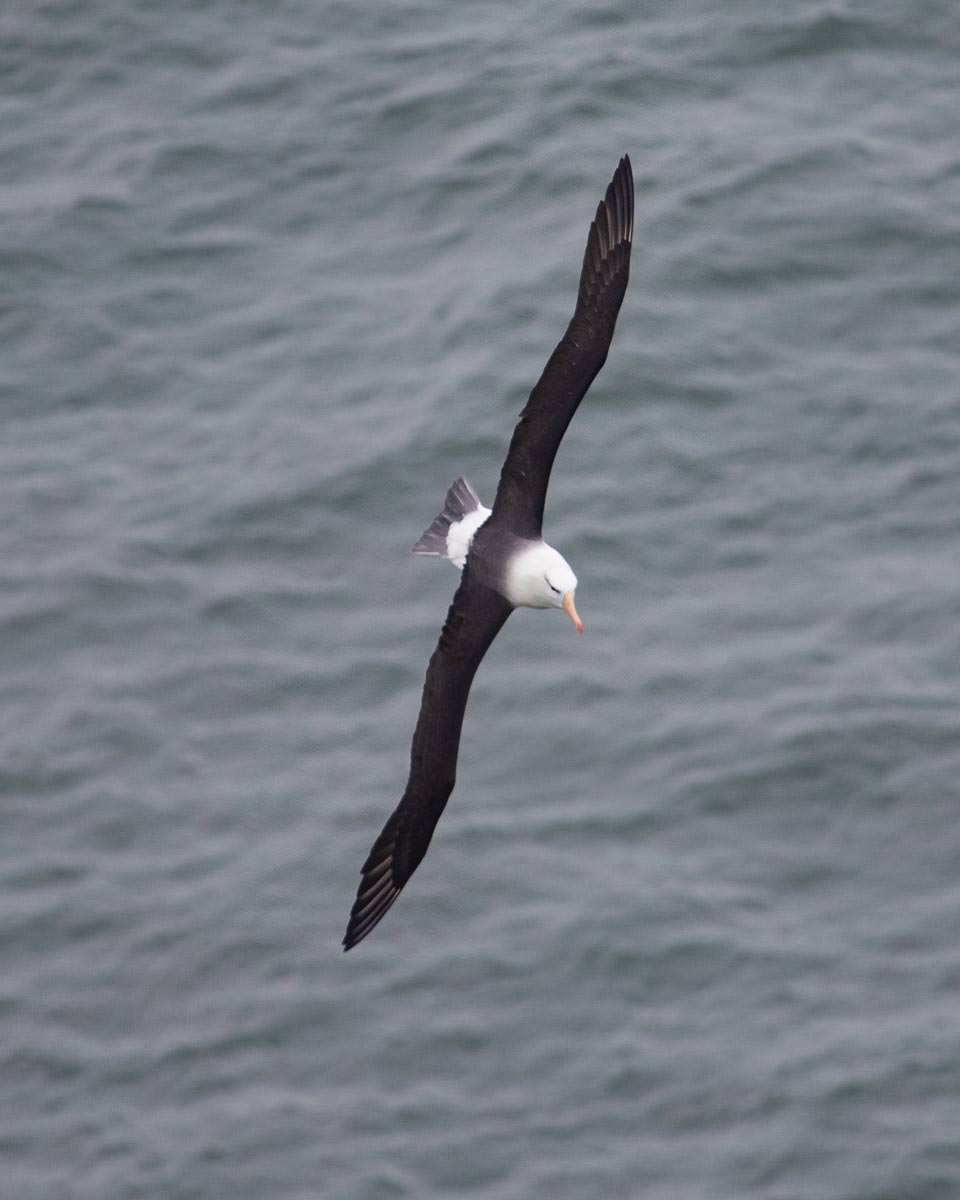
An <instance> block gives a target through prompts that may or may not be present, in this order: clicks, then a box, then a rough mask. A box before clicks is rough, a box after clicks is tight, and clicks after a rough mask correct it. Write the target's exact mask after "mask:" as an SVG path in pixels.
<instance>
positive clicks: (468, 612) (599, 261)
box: [343, 155, 633, 950]
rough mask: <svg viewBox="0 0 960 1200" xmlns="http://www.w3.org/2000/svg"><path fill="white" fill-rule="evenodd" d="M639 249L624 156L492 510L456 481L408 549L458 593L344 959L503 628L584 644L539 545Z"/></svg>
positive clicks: (442, 781) (390, 893)
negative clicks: (563, 444)
mask: <svg viewBox="0 0 960 1200" xmlns="http://www.w3.org/2000/svg"><path fill="white" fill-rule="evenodd" d="M632 240H633V171H632V169H631V166H630V159H629V157H628V156H626V155H624V157H623V158H621V160H620V163H619V165H618V167H617V169H616V171H615V172H614V176H613V178H612V179H611V181H610V184H609V186H608V187H607V191H606V194H605V196H604V198H603V200H602V201H601V202H600V204H599V205H598V207H597V215H596V216H595V217H594V219H593V221H592V223H591V225H590V232H589V234H588V235H587V248H586V250H585V252H584V255H583V267H582V269H581V272H580V287H579V290H578V292H577V303H576V308H575V309H574V313H573V317H572V318H571V320H570V324H569V325H568V326H567V330H566V332H565V333H564V335H563V337H562V338H561V339H560V342H559V343H558V345H557V347H556V349H555V350H554V352H553V353H552V354H551V355H550V358H549V360H548V362H547V365H546V366H545V367H544V369H543V374H542V375H541V376H540V379H539V380H538V382H537V385H536V387H535V388H534V389H533V391H532V392H531V393H530V398H529V399H528V401H527V404H526V407H525V408H524V409H523V412H522V413H521V414H520V419H519V421H518V422H517V426H516V428H515V429H514V432H513V438H512V440H511V442H510V448H509V450H508V451H507V457H506V460H505V461H504V464H503V468H502V470H501V473H500V483H499V486H498V487H497V494H496V497H495V499H494V501H493V508H492V509H488V508H486V507H485V506H484V505H483V504H481V502H480V499H479V497H478V495H477V493H476V492H475V491H474V489H473V488H472V487H471V486H470V484H469V483H467V481H466V480H465V479H463V478H460V479H457V480H456V481H455V482H454V484H453V485H452V486H451V488H450V490H449V491H448V492H447V496H446V500H445V503H444V507H443V511H442V512H441V513H440V515H439V516H438V517H436V518H435V520H434V521H433V523H432V524H431V525H430V526H429V528H428V529H427V530H426V531H425V532H424V534H423V536H422V537H421V538H420V540H419V541H418V542H417V543H416V545H415V546H414V548H413V549H414V553H416V554H429V555H435V556H437V557H440V558H446V559H448V560H449V561H450V562H452V563H453V564H454V566H456V567H458V568H460V569H461V571H462V574H461V578H460V586H459V587H458V588H457V591H456V593H455V595H454V597H453V603H452V604H451V605H450V610H449V612H448V613H447V619H446V622H445V623H444V626H443V629H442V631H441V633H440V640H439V642H438V643H437V648H436V649H435V650H434V652H433V656H432V657H431V659H430V663H429V665H428V667H427V677H426V680H425V682H424V685H423V698H422V700H421V703H420V716H419V718H418V720H417V727H416V729H415V730H414V734H413V743H412V745H411V748H410V776H409V778H408V779H407V786H406V790H405V791H404V793H403V797H402V799H401V800H400V803H399V804H398V805H397V807H396V808H395V809H394V811H393V813H392V814H391V815H390V817H389V818H388V820H387V823H386V825H384V827H383V830H382V831H381V833H380V836H379V837H378V838H377V840H376V841H375V842H374V843H373V848H372V849H371V851H370V853H369V855H368V856H367V859H366V861H365V862H364V864H363V867H362V869H361V880H360V887H359V889H358V891H357V898H356V900H355V901H354V905H353V908H352V910H351V912H350V920H349V922H348V924H347V931H346V934H345V935H344V939H343V948H344V950H349V949H350V948H351V947H353V946H355V945H356V944H357V943H358V942H360V941H362V940H363V939H364V938H365V937H366V936H367V934H369V933H370V931H371V930H372V929H373V928H374V927H375V926H376V925H377V924H378V923H379V922H380V921H381V920H382V918H383V916H384V914H385V913H386V912H387V910H388V909H389V908H390V907H391V905H392V904H393V902H394V901H395V900H396V898H397V897H398V896H399V895H400V892H401V889H402V888H403V887H404V885H405V884H406V883H407V881H408V880H409V878H410V876H411V875H412V874H413V872H414V871H415V870H416V869H417V867H418V866H419V864H420V861H421V860H422V858H423V856H424V854H426V852H427V847H428V846H429V845H430V839H431V838H432V837H433V831H434V829H435V828H436V825H437V821H439V819H440V815H441V813H442V812H443V810H444V808H445V807H446V804H447V800H448V799H449V798H450V793H451V792H452V791H453V785H454V780H455V778H456V768H457V752H458V750H459V747H460V731H461V728H462V726H463V714H464V711H465V710H466V707H467V696H468V694H469V692H470V685H471V683H472V682H473V677H474V675H475V674H476V671H477V667H479V665H480V661H481V659H482V658H483V656H484V654H486V652H487V650H488V649H489V647H490V644H491V642H492V641H493V639H494V638H495V637H496V636H497V634H498V633H499V632H500V630H501V628H502V627H503V624H504V622H505V621H506V619H507V617H509V616H510V614H511V613H512V612H513V610H514V609H515V608H556V609H560V610H562V611H563V612H565V613H566V615H567V616H568V617H569V618H570V620H571V621H572V622H573V625H574V628H575V629H576V631H577V633H581V634H582V633H583V622H582V621H581V620H580V615H579V613H578V612H577V608H576V604H575V603H574V597H575V594H576V590H577V577H576V575H575V574H574V573H573V570H572V568H571V567H570V564H569V563H568V562H567V560H566V559H565V558H564V557H563V555H562V554H560V552H559V551H557V550H555V549H554V548H553V547H552V546H549V545H548V544H547V543H546V542H545V541H544V540H543V534H542V526H543V506H544V501H545V499H546V494H547V483H548V482H549V479H550V469H551V467H552V466H553V460H554V458H555V456H556V453H557V448H558V447H559V445H560V441H561V439H562V438H563V435H564V433H565V431H566V428H567V426H568V425H569V424H570V420H571V418H572V417H573V414H574V413H575V412H576V411H577V406H578V405H579V404H580V401H581V400H582V399H583V397H584V396H585V395H586V392H587V389H588V388H589V387H590V384H591V383H592V382H593V380H594V378H595V377H596V374H597V372H598V371H599V370H600V368H601V367H602V366H603V364H604V361H605V360H606V357H607V351H608V350H609V349H610V342H611V339H612V338H613V330H614V326H615V325H616V322H617V314H618V313H619V311H620V305H621V303H622V302H623V297H624V293H625V292H626V289H627V278H628V276H629V272H630V247H631V243H632Z"/></svg>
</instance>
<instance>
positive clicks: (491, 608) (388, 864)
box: [343, 561, 512, 950]
mask: <svg viewBox="0 0 960 1200" xmlns="http://www.w3.org/2000/svg"><path fill="white" fill-rule="evenodd" d="M511 611H512V609H511V606H510V605H509V604H508V602H507V601H506V600H505V599H504V598H503V596H501V595H500V594H499V592H495V591H493V590H492V589H491V588H489V587H487V586H486V585H485V584H482V583H479V582H476V583H474V582H471V579H470V563H469V561H468V562H467V565H466V567H465V569H464V572H463V579H462V581H461V583H460V586H459V588H458V589H457V592H456V595H455V596H454V597H453V603H452V604H451V605H450V611H449V612H448V613H447V620H446V623H445V624H444V626H443V631H442V633H441V634H440V641H439V642H438V643H437V648H436V650H434V652H433V657H432V658H431V659H430V665H429V666H428V667H427V678H426V681H425V682H424V685H423V699H422V700H421V702H420V717H419V719H418V721H417V728H416V730H415V731H414V734H413V744H412V745H411V747H410V778H409V779H408V780H407V788H406V791H405V792H404V793H403V799H402V800H401V801H400V803H399V804H398V805H397V807H396V809H394V811H393V813H392V814H391V816H390V819H389V820H388V821H387V823H386V825H384V827H383V831H382V832H381V834H380V836H379V837H378V838H377V840H376V841H375V842H374V843H373V849H372V850H371V851H370V853H369V854H368V855H367V861H366V862H365V863H364V864H363V868H362V878H361V881H360V887H359V889H358V891H357V898H356V900H355V901H354V904H353V908H352V909H351V911H350V920H349V922H348V924H347V932H346V934H345V935H344V939H343V948H344V950H349V949H350V947H351V946H355V945H356V944H357V942H359V941H362V940H363V939H364V938H365V937H366V936H367V934H368V933H369V932H370V930H371V929H373V927H374V926H375V925H376V924H377V922H378V921H379V920H380V919H381V917H382V916H383V915H384V913H385V912H386V911H387V909H388V908H389V907H390V905H391V904H393V902H394V900H396V898H397V896H399V894H400V889H401V888H402V887H403V885H404V884H405V883H406V882H407V880H408V879H409V878H410V876H411V875H412V874H413V872H414V871H415V870H416V869H417V866H418V865H419V863H420V860H421V859H422V858H423V856H424V854H426V852H427V847H428V846H429V845H430V839H431V838H432V837H433V831H434V829H435V828H436V824H437V821H439V820H440V814H441V813H442V812H443V810H444V808H445V806H446V803H447V800H448V799H449V797H450V793H451V792H452V791H453V784H454V780H455V779H456V774H457V751H458V750H459V747H460V729H461V727H462V725H463V714H464V710H465V709H466V707H467V696H468V695H469V694H470V685H471V683H473V677H474V675H475V674H476V670H477V667H478V666H479V665H480V660H481V659H482V658H483V656H484V654H486V652H487V649H488V647H489V646H490V643H491V642H492V641H493V639H494V638H495V637H496V636H497V634H498V632H499V631H500V629H501V627H502V625H503V623H504V621H506V619H507V617H508V616H509V615H510V613H511Z"/></svg>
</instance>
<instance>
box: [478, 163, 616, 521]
mask: <svg viewBox="0 0 960 1200" xmlns="http://www.w3.org/2000/svg"><path fill="white" fill-rule="evenodd" d="M632 239H633V170H632V168H631V166H630V159H629V157H628V156H627V155H624V157H623V158H621V159H620V165H619V166H618V167H617V169H616V172H615V173H614V176H613V179H612V180H611V181H610V186H609V187H608V188H607V194H606V196H604V198H603V200H602V201H601V203H600V205H599V207H598V208H597V215H596V217H595V218H594V220H593V223H592V224H591V226H590V233H589V234H588V236H587V249H586V251H585V253H584V256H583V268H582V270H581V272H580V290H579V292H578V293H577V307H576V309H575V311H574V314H573V318H572V320H571V321H570V324H569V325H568V326H567V331H566V333H565V334H564V335H563V338H562V339H561V341H560V343H559V345H558V346H557V348H556V350H554V352H553V354H551V355H550V359H549V361H548V363H547V365H546V366H545V367H544V369H543V374H542V375H541V376H540V379H539V381H538V382H537V385H536V387H535V388H534V389H533V391H532V392H531V393H530V399H529V400H528V401H527V405H526V408H524V410H523V412H522V413H521V414H520V420H519V422H518V423H517V427H516V429H515V430H514V432H513V440H512V441H511V442H510V449H509V450H508V451H507V458H506V461H505V462H504V464H503V470H502V471H501V474H500V486H499V487H498V488H497V498H496V500H495V501H494V504H493V518H491V519H496V518H497V517H503V518H504V519H505V520H506V523H507V524H508V525H509V527H510V528H511V529H512V530H513V531H514V533H517V534H519V535H520V536H521V537H530V538H538V537H540V531H541V526H542V524H543V504H544V500H545V499H546V495H547V483H548V482H549V480H550V468H551V467H552V466H553V460H554V458H555V456H556V453H557V447H558V446H559V445H560V441H561V439H562V437H563V435H564V433H565V432H566V428H567V426H568V425H569V424H570V420H571V418H572V417H573V414H574V413H575V412H576V411H577V405H578V404H579V403H580V401H581V400H582V399H583V397H584V396H585V395H586V392H587V388H589V386H590V384H591V383H592V382H593V380H594V377H595V376H596V374H597V372H598V371H599V370H600V368H601V367H602V366H603V364H604V360H605V359H606V357H607V351H608V350H609V349H610V340H611V338H612V337H613V327H614V325H616V323H617V313H618V312H619V311H620V305H621V303H622V302H623V296H624V293H625V292H626V290H627V279H628V277H629V274H630V246H631V241H632Z"/></svg>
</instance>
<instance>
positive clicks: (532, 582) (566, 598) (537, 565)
mask: <svg viewBox="0 0 960 1200" xmlns="http://www.w3.org/2000/svg"><path fill="white" fill-rule="evenodd" d="M576 590H577V577H576V575H574V573H573V569H572V567H571V566H570V564H569V563H568V562H567V560H566V559H565V558H564V557H563V555H562V554H561V553H560V552H559V551H557V550H554V548H553V547H552V546H548V545H547V543H546V542H538V543H536V544H535V545H533V546H531V547H529V549H527V550H525V551H523V552H522V553H521V554H518V555H517V556H516V558H515V559H514V560H513V561H512V562H511V564H510V566H509V569H508V576H507V599H508V600H510V602H511V603H512V604H517V605H524V606H526V607H528V608H562V609H563V611H564V612H565V613H566V614H567V616H568V617H569V618H570V620H571V621H572V622H573V625H574V628H575V629H576V631H577V633H583V622H582V621H581V620H580V615H579V613H578V612H577V609H576V605H575V604H574V594H575V593H576Z"/></svg>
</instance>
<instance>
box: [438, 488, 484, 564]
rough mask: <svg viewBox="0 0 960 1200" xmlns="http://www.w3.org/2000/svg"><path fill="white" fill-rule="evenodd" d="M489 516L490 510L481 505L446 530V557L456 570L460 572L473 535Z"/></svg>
mask: <svg viewBox="0 0 960 1200" xmlns="http://www.w3.org/2000/svg"><path fill="white" fill-rule="evenodd" d="M489 516H490V509H489V508H484V507H483V505H482V504H481V505H480V507H479V508H475V509H474V510H473V512H471V513H467V515H466V516H465V517H463V518H462V519H461V520H459V521H455V522H454V523H453V524H452V525H451V526H450V528H449V529H448V530H447V554H446V557H447V558H448V559H449V560H450V562H452V563H453V565H454V566H455V567H456V568H457V569H458V570H460V571H462V570H463V564H464V563H465V562H466V561H467V555H468V554H469V552H470V543H471V542H472V541H473V535H474V534H475V533H476V532H477V530H478V529H479V528H480V526H481V525H482V524H483V523H484V521H485V520H486V519H487V517H489Z"/></svg>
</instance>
